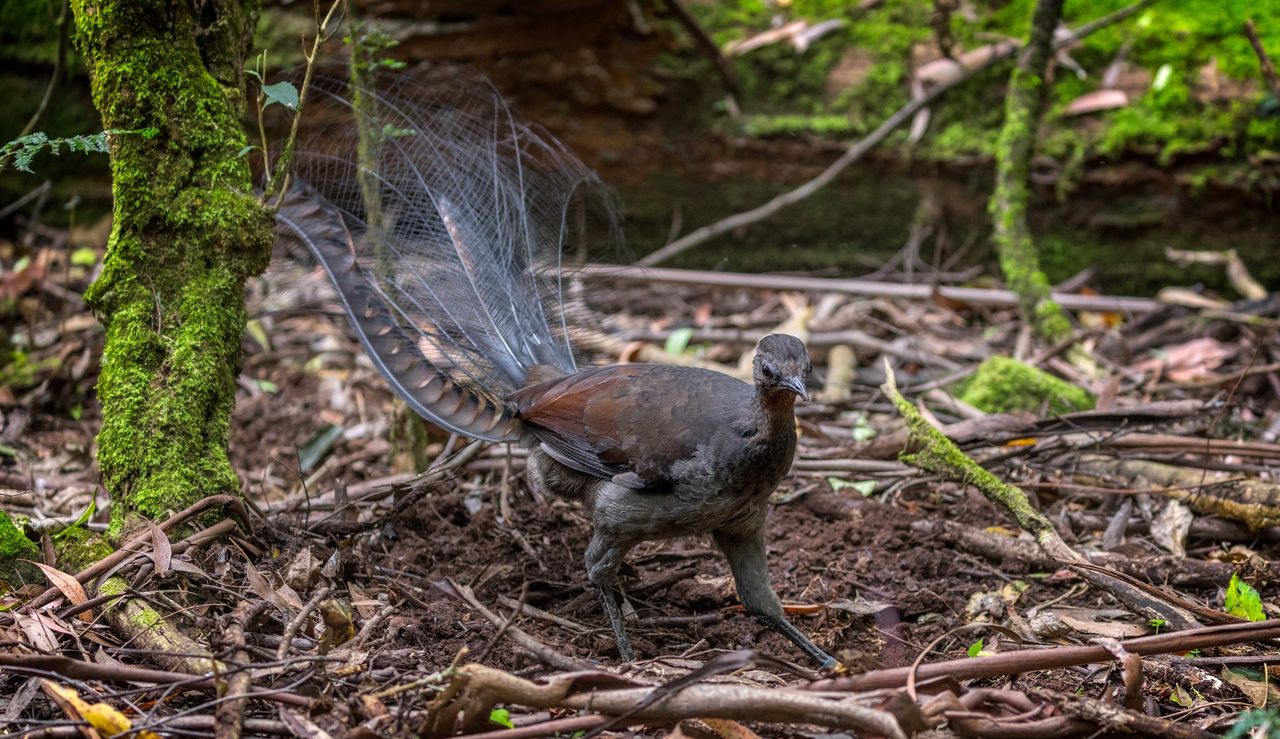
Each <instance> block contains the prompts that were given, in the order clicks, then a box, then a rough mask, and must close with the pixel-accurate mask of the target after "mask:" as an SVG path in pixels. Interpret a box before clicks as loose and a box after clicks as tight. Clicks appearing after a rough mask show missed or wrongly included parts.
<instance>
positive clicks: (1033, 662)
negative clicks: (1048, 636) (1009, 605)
mask: <svg viewBox="0 0 1280 739" xmlns="http://www.w3.org/2000/svg"><path fill="white" fill-rule="evenodd" d="M1276 638H1280V619H1272V620H1269V621H1255V622H1252V623H1237V624H1223V625H1220V626H1206V627H1203V628H1199V629H1188V630H1186V631H1176V632H1171V633H1167V634H1157V635H1155V636H1142V637H1138V638H1136V639H1128V640H1125V641H1122V642H1120V646H1121V647H1123V648H1124V650H1125V651H1126V652H1129V653H1131V654H1136V655H1138V656H1143V657H1145V656H1149V655H1153V654H1172V653H1176V652H1186V651H1189V650H1192V649H1208V648H1211V647H1223V646H1227V645H1230V644H1247V643H1249V642H1259V641H1266V640H1268V639H1276ZM1114 659H1115V657H1114V655H1112V653H1111V652H1110V651H1108V650H1107V648H1106V647H1103V646H1101V645H1097V644H1090V645H1087V646H1070V647H1054V648H1050V649H1018V650H1014V651H1011V652H1000V653H997V654H993V655H991V656H989V657H977V658H974V657H965V658H962V659H954V660H947V661H945V662H934V663H932V664H925V665H920V667H919V668H918V669H917V670H916V681H917V682H921V683H922V682H924V681H925V680H932V679H935V678H940V677H948V678H952V679H955V680H974V679H980V678H987V677H996V676H999V675H1013V674H1017V673H1025V672H1034V671H1036V670H1056V669H1060V668H1063V667H1073V666H1075V665H1087V664H1094V663H1101V662H1110V661H1112V660H1114ZM910 673H911V668H910V667H896V668H893V669H888V670H870V671H868V672H864V673H862V674H861V675H850V676H847V677H836V678H830V679H827V680H818V681H816V682H812V683H809V684H808V685H806V686H805V688H804V689H805V690H816V691H827V690H850V691H858V692H860V691H865V690H885V689H890V688H899V687H902V686H905V685H906V684H907V677H908V675H910Z"/></svg>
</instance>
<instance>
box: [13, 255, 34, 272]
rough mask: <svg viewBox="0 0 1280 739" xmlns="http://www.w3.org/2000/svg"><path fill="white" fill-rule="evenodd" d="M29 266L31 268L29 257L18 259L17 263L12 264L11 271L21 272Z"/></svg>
mask: <svg viewBox="0 0 1280 739" xmlns="http://www.w3.org/2000/svg"><path fill="white" fill-rule="evenodd" d="M30 266H31V257H18V261H16V262H14V263H13V271H14V272H15V273H17V272H21V271H22V270H24V269H26V268H27V267H30Z"/></svg>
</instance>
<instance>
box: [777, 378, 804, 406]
mask: <svg viewBox="0 0 1280 739" xmlns="http://www.w3.org/2000/svg"><path fill="white" fill-rule="evenodd" d="M782 386H783V387H785V388H786V389H788V390H790V391H791V392H793V393H795V394H796V395H798V396H800V399H801V400H806V401H807V400H808V399H809V391H808V390H806V389H805V386H804V378H803V377H788V378H787V379H785V380H783V381H782Z"/></svg>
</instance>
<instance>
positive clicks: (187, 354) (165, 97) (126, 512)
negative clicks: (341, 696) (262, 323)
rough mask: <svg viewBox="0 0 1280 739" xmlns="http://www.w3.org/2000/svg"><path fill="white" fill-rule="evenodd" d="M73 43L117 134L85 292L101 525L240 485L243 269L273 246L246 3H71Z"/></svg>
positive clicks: (261, 263)
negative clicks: (248, 93)
mask: <svg viewBox="0 0 1280 739" xmlns="http://www.w3.org/2000/svg"><path fill="white" fill-rule="evenodd" d="M73 11H74V13H75V23H76V26H75V29H76V32H75V40H76V43H77V45H78V46H79V48H80V49H81V51H82V52H83V54H84V56H85V62H86V64H87V66H88V68H89V74H90V78H91V81H92V90H93V100H94V104H95V105H96V107H97V108H98V111H99V113H100V114H101V115H102V123H103V127H104V128H105V129H107V130H119V129H129V130H136V129H142V128H146V127H155V128H158V129H159V134H158V135H156V136H155V137H153V138H145V137H142V136H136V135H128V136H120V135H116V136H111V137H110V156H111V177H112V194H113V196H114V201H115V202H114V220H113V225H112V231H111V236H110V238H109V240H108V242H107V253H106V257H105V259H104V261H103V269H102V274H101V276H100V277H99V278H98V279H97V280H96V281H95V282H94V283H93V285H92V286H91V287H90V288H89V291H88V292H87V293H86V295H85V298H86V300H87V302H88V303H89V305H90V306H91V307H92V308H93V309H94V311H95V312H96V314H97V315H98V317H99V319H100V320H101V321H102V323H103V325H104V326H105V328H106V347H105V349H104V351H103V357H102V372H101V376H100V377H99V380H98V399H99V401H100V402H101V404H102V416H103V423H102V430H101V431H100V432H99V434H98V465H99V468H100V469H101V472H102V478H103V483H104V484H105V486H106V488H107V491H108V492H109V493H110V495H111V499H112V526H111V531H110V535H111V538H113V539H116V540H118V538H119V536H120V535H121V533H122V531H123V529H124V525H125V523H126V521H127V520H129V519H130V517H133V516H138V515H141V516H144V517H146V518H149V519H153V520H155V519H160V518H163V517H164V515H165V512H166V511H172V510H179V509H182V508H185V507H186V506H188V505H190V504H191V503H192V502H194V501H197V500H200V499H201V498H204V497H205V496H209V495H214V494H218V493H234V494H239V492H240V483H239V481H238V479H237V478H236V475H235V472H234V471H233V470H232V468H231V464H230V461H229V460H228V457H227V432H228V422H229V415H230V413H231V408H232V404H233V402H234V398H235V378H236V375H237V373H238V372H239V369H240V363H241V352H240V345H241V339H242V337H243V335H244V329H245V322H246V313H245V308H244V285H245V280H246V279H247V278H248V277H250V276H251V275H254V274H257V273H258V272H260V271H262V269H263V268H264V267H265V266H266V264H267V261H268V259H269V258H270V252H271V243H272V238H273V218H272V215H271V213H270V211H269V210H268V209H267V208H266V207H264V206H263V205H262V203H261V202H260V201H259V199H258V197H257V196H256V194H255V193H254V190H253V187H252V182H251V175H250V171H249V166H248V162H247V160H246V158H244V157H242V156H240V155H239V152H240V151H241V149H242V148H243V147H244V145H245V135H244V132H243V129H242V127H241V125H240V117H241V115H242V113H243V112H244V106H245V94H244V90H245V84H244V83H245V79H244V60H245V57H246V55H247V54H248V52H249V44H250V41H251V37H252V32H253V28H254V24H255V22H256V20H257V15H258V3H257V2H256V0H197V1H196V2H190V1H189V0H168V1H166V0H74V2H73Z"/></svg>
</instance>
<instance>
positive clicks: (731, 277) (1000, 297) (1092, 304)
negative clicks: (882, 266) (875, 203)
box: [574, 264, 1165, 314]
mask: <svg viewBox="0 0 1280 739" xmlns="http://www.w3.org/2000/svg"><path fill="white" fill-rule="evenodd" d="M574 274H576V275H580V276H583V277H589V278H599V279H604V280H608V279H619V280H634V281H638V282H661V283H669V284H673V285H699V286H709V287H740V288H751V289H760V290H805V291H810V292H822V293H839V294H843V295H861V296H869V297H884V298H907V299H912V300H929V299H930V298H931V297H932V296H934V295H936V296H938V297H941V298H943V299H945V300H954V301H956V302H959V303H965V304H968V305H975V306H989V307H995V308H1016V307H1017V305H1018V298H1017V296H1015V295H1014V294H1013V293H1012V292H1010V291H1009V290H988V289H984V288H976V287H950V286H938V287H934V286H931V285H906V284H902V283H896V282H875V281H873V280H858V279H827V278H823V277H805V276H802V275H767V274H763V275H762V274H745V273H740V272H711V271H704V270H696V269H670V268H640V267H621V266H617V265H612V264H588V265H584V266H583V267H580V268H575V269H574ZM1053 299H1054V300H1055V301H1057V302H1058V304H1059V305H1061V306H1062V307H1064V308H1066V309H1068V310H1091V311H1108V312H1115V313H1127V314H1141V313H1154V312H1155V311H1157V310H1160V309H1161V308H1163V307H1164V306H1165V303H1162V302H1161V301H1159V300H1153V299H1151V298H1130V297H1110V296H1105V295H1073V294H1071V293H1053Z"/></svg>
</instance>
